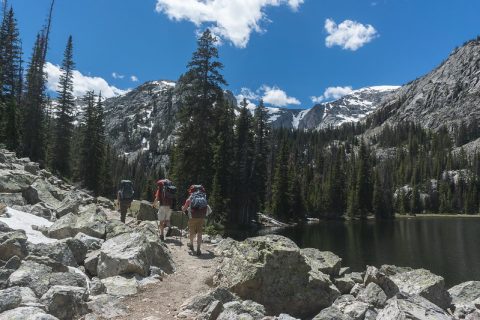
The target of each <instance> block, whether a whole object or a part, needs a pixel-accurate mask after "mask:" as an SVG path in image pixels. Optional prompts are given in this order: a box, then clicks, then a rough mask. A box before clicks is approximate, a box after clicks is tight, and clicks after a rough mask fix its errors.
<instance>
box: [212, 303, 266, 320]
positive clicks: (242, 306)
mask: <svg viewBox="0 0 480 320" xmlns="http://www.w3.org/2000/svg"><path fill="white" fill-rule="evenodd" d="M223 308H224V310H223V312H222V313H221V314H220V315H219V316H218V318H217V320H230V319H251V320H261V319H263V317H265V308H264V307H263V306H262V305H261V304H258V303H256V302H253V301H250V300H246V301H231V302H227V303H225V304H224V305H223Z"/></svg>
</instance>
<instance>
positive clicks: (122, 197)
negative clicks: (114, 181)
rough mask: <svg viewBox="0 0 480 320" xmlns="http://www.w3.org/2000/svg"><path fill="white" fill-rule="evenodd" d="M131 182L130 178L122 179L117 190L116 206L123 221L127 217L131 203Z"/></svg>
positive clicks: (132, 192) (132, 193)
mask: <svg viewBox="0 0 480 320" xmlns="http://www.w3.org/2000/svg"><path fill="white" fill-rule="evenodd" d="M134 193H135V191H134V190H133V183H132V182H131V181H130V180H122V182H120V187H119V188H118V192H117V206H118V207H117V208H118V210H119V211H120V220H121V221H122V222H123V223H125V219H126V217H127V211H128V209H129V208H130V206H131V205H132V201H133V195H134Z"/></svg>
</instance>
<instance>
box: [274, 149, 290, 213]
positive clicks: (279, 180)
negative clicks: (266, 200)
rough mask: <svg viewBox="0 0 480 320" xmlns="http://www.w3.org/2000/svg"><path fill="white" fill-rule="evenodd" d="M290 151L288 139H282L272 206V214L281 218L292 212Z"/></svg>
mask: <svg viewBox="0 0 480 320" xmlns="http://www.w3.org/2000/svg"><path fill="white" fill-rule="evenodd" d="M288 152H289V151H288V145H287V141H286V140H284V141H281V142H280V148H279V151H278V155H277V159H276V161H275V174H274V178H273V187H272V207H271V212H272V214H273V215H274V216H275V217H276V218H278V219H281V220H286V219H287V218H288V216H289V213H290V197H289V191H290V189H289V183H288V180H289V176H288Z"/></svg>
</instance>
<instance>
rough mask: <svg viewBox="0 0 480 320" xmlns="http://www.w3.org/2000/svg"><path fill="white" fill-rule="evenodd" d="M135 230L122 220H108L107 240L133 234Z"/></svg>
mask: <svg viewBox="0 0 480 320" xmlns="http://www.w3.org/2000/svg"><path fill="white" fill-rule="evenodd" d="M132 231H133V229H132V228H131V227H129V226H127V225H126V224H125V223H123V222H121V221H120V220H108V221H107V224H106V239H107V240H109V239H112V238H115V237H116V236H119V235H121V234H124V233H129V232H132Z"/></svg>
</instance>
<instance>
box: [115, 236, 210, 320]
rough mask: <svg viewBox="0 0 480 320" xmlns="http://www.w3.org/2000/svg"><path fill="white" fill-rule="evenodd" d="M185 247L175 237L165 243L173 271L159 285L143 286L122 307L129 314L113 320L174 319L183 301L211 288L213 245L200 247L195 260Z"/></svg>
mask: <svg viewBox="0 0 480 320" xmlns="http://www.w3.org/2000/svg"><path fill="white" fill-rule="evenodd" d="M186 244H187V240H186V239H185V238H184V239H183V245H182V244H181V243H180V241H178V240H176V238H172V239H169V240H167V245H168V247H169V249H170V251H171V252H172V256H173V259H174V261H175V264H176V268H177V269H176V272H175V273H174V274H171V275H167V276H166V277H165V278H164V279H163V281H162V282H160V283H156V284H152V285H149V286H147V287H144V288H142V289H141V291H140V292H139V293H138V294H136V295H135V296H132V297H128V298H126V299H125V300H124V301H123V302H122V304H124V305H125V306H126V307H127V310H128V314H127V315H125V316H122V317H118V318H115V319H116V320H127V319H128V320H132V319H135V320H143V319H146V320H150V319H152V320H157V319H161V320H171V319H177V318H176V315H177V314H178V312H179V308H180V306H181V305H182V303H183V302H184V301H185V300H186V299H188V298H190V297H192V296H194V295H196V294H198V293H202V292H206V291H208V290H209V289H210V287H209V285H208V282H209V281H210V280H211V278H212V276H213V273H214V272H215V267H216V265H217V264H218V257H215V255H214V253H213V246H211V245H208V244H202V255H201V256H200V257H197V256H194V255H192V254H191V253H190V252H189V251H188V250H187V245H186ZM149 317H150V318H149Z"/></svg>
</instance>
